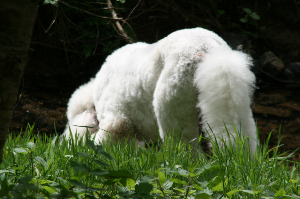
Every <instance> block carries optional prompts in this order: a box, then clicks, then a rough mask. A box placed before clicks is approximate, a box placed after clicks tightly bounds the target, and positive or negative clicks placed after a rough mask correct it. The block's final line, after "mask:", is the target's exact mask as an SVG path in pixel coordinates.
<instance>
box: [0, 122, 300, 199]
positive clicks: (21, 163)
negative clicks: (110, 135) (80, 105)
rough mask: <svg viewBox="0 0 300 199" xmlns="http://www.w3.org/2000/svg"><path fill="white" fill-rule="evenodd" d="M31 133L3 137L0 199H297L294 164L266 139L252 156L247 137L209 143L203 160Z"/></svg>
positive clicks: (159, 149)
mask: <svg viewBox="0 0 300 199" xmlns="http://www.w3.org/2000/svg"><path fill="white" fill-rule="evenodd" d="M33 129H34V127H31V126H29V125H28V127H27V129H26V130H25V132H24V133H23V134H20V135H18V136H16V137H14V138H13V135H10V136H9V137H8V139H7V142H6V145H5V148H4V157H3V162H2V164H1V168H0V169H1V170H0V184H1V190H0V198H146V199H148V198H204V199H206V198H207V199H208V198H300V197H299V196H300V189H299V186H300V179H299V176H298V166H297V165H296V166H293V167H290V166H289V165H288V164H289V163H290V162H289V158H290V157H291V155H289V156H288V155H286V154H279V152H278V148H279V147H280V143H278V146H277V147H275V148H272V149H268V147H267V146H268V141H269V139H268V140H267V142H266V143H265V144H263V146H261V147H260V148H259V150H258V151H257V153H256V154H255V156H251V155H249V153H247V151H245V144H247V139H246V140H245V139H243V138H241V137H239V136H236V137H237V138H235V140H234V142H235V143H236V144H235V145H236V146H233V145H229V146H227V147H225V148H224V149H221V148H219V147H218V146H217V145H216V141H215V140H214V139H211V140H212V146H213V149H212V153H211V154H210V155H208V154H205V153H203V152H199V153H194V152H192V149H191V147H190V146H189V145H186V144H184V143H182V142H180V140H176V139H175V138H168V139H166V140H165V143H164V144H163V145H161V144H157V145H155V144H153V145H152V146H148V148H145V147H140V148H139V149H137V148H136V147H135V143H134V142H132V143H129V144H121V143H114V144H110V146H108V145H107V144H103V145H95V144H94V142H93V141H90V138H89V137H88V136H87V138H86V140H82V139H78V138H77V137H75V138H72V139H71V140H69V141H66V140H62V141H60V138H59V137H58V136H53V137H48V136H46V135H41V134H37V135H35V134H33ZM270 136H271V134H270ZM269 138H270V137H269ZM74 143H77V144H74ZM295 164H296V163H295Z"/></svg>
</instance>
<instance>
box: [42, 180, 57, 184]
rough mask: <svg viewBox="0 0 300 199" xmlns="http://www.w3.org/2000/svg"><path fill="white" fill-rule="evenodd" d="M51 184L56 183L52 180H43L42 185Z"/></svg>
mask: <svg viewBox="0 0 300 199" xmlns="http://www.w3.org/2000/svg"><path fill="white" fill-rule="evenodd" d="M49 183H55V182H54V181H51V180H41V181H40V184H49Z"/></svg>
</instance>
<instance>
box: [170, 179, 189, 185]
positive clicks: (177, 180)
mask: <svg viewBox="0 0 300 199" xmlns="http://www.w3.org/2000/svg"><path fill="white" fill-rule="evenodd" d="M170 181H171V182H175V183H177V184H183V185H188V183H187V182H186V181H181V180H179V179H175V178H173V179H171V180H170Z"/></svg>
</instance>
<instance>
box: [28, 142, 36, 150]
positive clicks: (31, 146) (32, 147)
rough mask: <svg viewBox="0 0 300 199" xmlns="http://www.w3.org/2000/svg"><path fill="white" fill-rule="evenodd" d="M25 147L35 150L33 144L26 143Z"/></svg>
mask: <svg viewBox="0 0 300 199" xmlns="http://www.w3.org/2000/svg"><path fill="white" fill-rule="evenodd" d="M27 147H28V148H30V149H34V148H35V143H33V142H28V143H27Z"/></svg>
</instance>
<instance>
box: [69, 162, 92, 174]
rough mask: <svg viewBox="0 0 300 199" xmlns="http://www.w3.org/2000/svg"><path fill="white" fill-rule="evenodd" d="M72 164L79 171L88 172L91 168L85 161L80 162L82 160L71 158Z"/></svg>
mask: <svg viewBox="0 0 300 199" xmlns="http://www.w3.org/2000/svg"><path fill="white" fill-rule="evenodd" d="M70 164H71V166H72V167H73V169H75V170H76V171H79V172H88V171H89V168H88V167H87V165H86V164H84V163H80V162H76V161H73V160H71V161H70Z"/></svg>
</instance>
